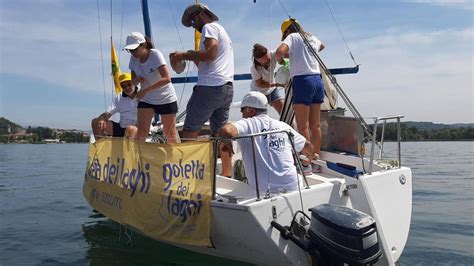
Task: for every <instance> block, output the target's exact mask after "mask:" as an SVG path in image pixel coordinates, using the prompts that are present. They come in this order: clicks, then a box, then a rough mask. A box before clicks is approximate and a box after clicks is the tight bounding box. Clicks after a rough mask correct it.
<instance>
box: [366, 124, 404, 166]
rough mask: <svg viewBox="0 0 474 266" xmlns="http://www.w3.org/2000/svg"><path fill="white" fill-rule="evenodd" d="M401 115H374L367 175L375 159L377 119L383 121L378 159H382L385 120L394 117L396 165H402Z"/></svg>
mask: <svg viewBox="0 0 474 266" xmlns="http://www.w3.org/2000/svg"><path fill="white" fill-rule="evenodd" d="M403 117H404V116H403V115H392V116H383V117H376V118H375V119H374V128H373V131H372V132H373V134H372V146H371V150H370V164H369V175H371V174H372V169H373V165H374V161H375V146H377V126H378V123H379V121H383V124H382V134H381V136H380V150H379V155H378V159H379V160H380V159H382V155H383V145H384V137H385V126H386V124H387V120H392V119H396V120H397V155H398V163H397V166H398V167H401V166H402V155H401V145H400V141H401V129H400V119H401V118H403Z"/></svg>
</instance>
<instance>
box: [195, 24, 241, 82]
mask: <svg viewBox="0 0 474 266" xmlns="http://www.w3.org/2000/svg"><path fill="white" fill-rule="evenodd" d="M206 38H211V39H215V40H217V56H216V59H215V60H214V61H209V62H199V65H198V81H197V83H196V85H203V86H221V85H224V84H225V83H227V82H229V81H233V80H234V50H233V48H232V41H231V40H230V38H229V35H227V32H226V31H225V29H224V28H223V27H222V26H221V25H219V24H217V23H216V22H212V23H207V24H206V25H204V27H203V28H202V34H201V43H200V45H199V49H200V50H204V49H205V46H204V41H205V40H206Z"/></svg>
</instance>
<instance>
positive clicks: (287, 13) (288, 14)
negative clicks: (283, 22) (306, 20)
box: [278, 0, 290, 17]
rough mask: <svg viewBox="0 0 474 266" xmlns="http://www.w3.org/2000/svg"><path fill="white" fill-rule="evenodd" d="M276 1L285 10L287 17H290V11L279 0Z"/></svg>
mask: <svg viewBox="0 0 474 266" xmlns="http://www.w3.org/2000/svg"><path fill="white" fill-rule="evenodd" d="M278 2H279V3H280V6H281V8H282V9H283V11H285V13H286V15H287V16H288V17H290V13H289V12H288V10H287V9H286V8H285V6H284V5H283V3H282V2H281V0H278Z"/></svg>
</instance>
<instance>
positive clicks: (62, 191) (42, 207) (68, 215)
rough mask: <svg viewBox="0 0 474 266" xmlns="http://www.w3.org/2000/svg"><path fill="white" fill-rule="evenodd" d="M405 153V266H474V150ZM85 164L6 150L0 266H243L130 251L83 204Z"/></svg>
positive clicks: (32, 149) (45, 149)
mask: <svg viewBox="0 0 474 266" xmlns="http://www.w3.org/2000/svg"><path fill="white" fill-rule="evenodd" d="M386 147H387V148H386V149H387V152H388V153H391V152H392V151H393V149H394V147H395V145H394V143H387V144H386ZM402 152H403V158H402V161H403V164H404V165H407V166H409V167H411V168H412V171H413V176H414V184H413V214H412V224H411V230H410V236H409V238H408V243H407V245H406V247H405V251H404V253H403V255H402V257H401V259H400V261H399V263H400V264H401V265H415V264H422V265H435V264H440V265H443V264H451V265H461V264H466V265H472V264H474V256H473V254H474V192H473V188H474V173H473V171H474V170H473V167H474V166H473V165H474V142H408V143H403V144H402ZM86 159H87V145H85V144H62V145H16V144H9V145H0V265H22V264H28V265H48V264H51V265H57V264H75V265H76V264H94V265H144V264H154V265H157V264H159V265H244V264H243V263H238V262H233V261H228V260H224V259H220V258H215V257H210V256H205V255H201V254H197V253H193V252H190V251H187V250H184V249H180V248H176V247H173V246H169V245H165V244H161V243H159V242H157V241H152V240H149V239H147V238H145V237H141V236H139V235H137V234H133V236H132V240H133V245H131V244H130V243H127V242H128V241H127V240H128V238H127V237H126V236H125V233H124V231H123V229H122V230H120V227H119V226H118V225H117V224H116V223H114V222H112V221H110V220H108V219H106V218H104V217H102V216H100V215H98V214H97V213H94V212H93V211H92V209H91V208H90V207H89V205H88V204H87V203H86V201H85V200H84V198H83V196H82V182H83V175H84V169H85V163H86ZM394 218H396V217H394Z"/></svg>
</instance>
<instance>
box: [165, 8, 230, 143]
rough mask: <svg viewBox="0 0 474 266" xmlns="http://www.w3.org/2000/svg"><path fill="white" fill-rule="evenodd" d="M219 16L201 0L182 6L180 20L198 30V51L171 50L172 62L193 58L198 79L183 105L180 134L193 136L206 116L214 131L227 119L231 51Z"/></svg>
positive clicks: (196, 133) (192, 137) (191, 59)
mask: <svg viewBox="0 0 474 266" xmlns="http://www.w3.org/2000/svg"><path fill="white" fill-rule="evenodd" d="M218 20H219V18H218V17H217V16H216V15H215V14H214V13H212V11H210V10H209V8H208V7H207V6H206V5H204V4H193V5H190V6H188V7H187V8H186V10H185V11H184V13H183V17H182V19H181V22H182V23H183V25H184V26H185V27H193V28H195V29H196V30H197V31H199V32H201V42H200V46H199V50H198V51H194V50H189V51H187V52H178V51H177V52H174V53H172V54H171V55H170V57H171V58H172V61H173V62H179V61H182V60H188V61H194V63H195V64H196V65H197V66H198V81H197V83H196V86H195V87H194V89H193V94H192V95H191V98H190V99H189V101H188V105H187V107H186V119H185V121H184V129H183V138H185V139H186V138H188V139H189V138H191V139H195V138H196V137H197V136H198V134H199V131H200V130H201V128H202V126H203V125H204V123H205V122H206V121H207V120H209V121H210V124H211V130H212V132H213V133H214V134H215V133H217V132H218V130H219V129H220V128H221V127H222V126H223V125H224V124H225V123H226V122H227V120H228V119H229V108H230V104H231V103H232V97H233V95H234V90H233V85H232V81H233V79H234V52H233V48H232V41H231V39H230V38H229V35H227V32H226V31H225V29H224V28H223V27H222V26H221V25H220V24H218V23H217V22H216V21H218Z"/></svg>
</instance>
